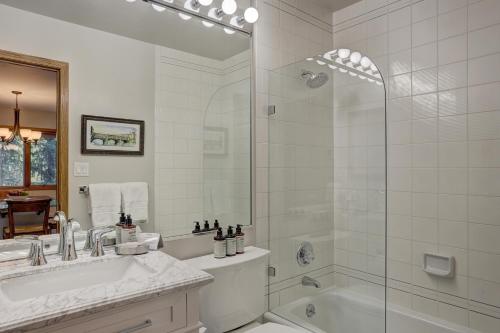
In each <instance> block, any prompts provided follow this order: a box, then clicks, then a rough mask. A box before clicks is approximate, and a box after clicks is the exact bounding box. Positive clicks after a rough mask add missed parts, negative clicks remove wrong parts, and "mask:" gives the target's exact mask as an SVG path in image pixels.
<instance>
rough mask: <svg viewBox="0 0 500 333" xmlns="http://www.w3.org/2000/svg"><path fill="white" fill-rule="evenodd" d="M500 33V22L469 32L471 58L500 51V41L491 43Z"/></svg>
mask: <svg viewBox="0 0 500 333" xmlns="http://www.w3.org/2000/svg"><path fill="white" fill-rule="evenodd" d="M499 35H500V24H497V25H494V26H491V27H487V28H484V29H481V30H477V31H472V32H471V33H470V34H469V58H477V57H481V56H485V55H488V54H492V53H496V52H500V45H498V43H491V42H490V41H492V40H495V39H496V38H498V36H499Z"/></svg>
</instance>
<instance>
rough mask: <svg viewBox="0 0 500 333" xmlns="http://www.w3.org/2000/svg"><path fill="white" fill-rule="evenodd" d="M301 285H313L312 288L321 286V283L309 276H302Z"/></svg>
mask: <svg viewBox="0 0 500 333" xmlns="http://www.w3.org/2000/svg"><path fill="white" fill-rule="evenodd" d="M302 285H303V286H304V287H314V288H321V283H320V282H319V281H318V280H316V279H313V278H311V277H309V276H304V277H303V278H302Z"/></svg>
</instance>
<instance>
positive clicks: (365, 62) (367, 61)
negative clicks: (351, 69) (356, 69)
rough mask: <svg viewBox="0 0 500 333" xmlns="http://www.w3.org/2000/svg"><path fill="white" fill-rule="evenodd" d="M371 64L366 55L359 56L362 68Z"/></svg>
mask: <svg viewBox="0 0 500 333" xmlns="http://www.w3.org/2000/svg"><path fill="white" fill-rule="evenodd" d="M371 65H372V61H371V60H370V59H369V58H368V57H363V58H361V66H363V68H369V67H370V66H371Z"/></svg>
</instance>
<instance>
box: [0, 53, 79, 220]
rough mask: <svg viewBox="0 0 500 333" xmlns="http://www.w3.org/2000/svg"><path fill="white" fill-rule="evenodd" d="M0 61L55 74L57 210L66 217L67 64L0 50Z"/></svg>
mask: <svg viewBox="0 0 500 333" xmlns="http://www.w3.org/2000/svg"><path fill="white" fill-rule="evenodd" d="M0 61H7V62H11V63H16V64H21V65H26V66H33V67H39V68H43V69H48V70H52V71H54V72H56V73H57V83H58V84H57V110H56V112H57V210H62V211H64V212H65V213H66V215H68V214H69V212H68V125H69V124H68V104H69V92H68V90H69V89H68V84H69V64H68V63H66V62H62V61H57V60H52V59H46V58H40V57H35V56H31V55H27V54H21V53H16V52H11V51H6V50H1V49H0Z"/></svg>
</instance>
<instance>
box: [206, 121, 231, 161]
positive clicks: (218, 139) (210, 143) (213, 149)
mask: <svg viewBox="0 0 500 333" xmlns="http://www.w3.org/2000/svg"><path fill="white" fill-rule="evenodd" d="M227 135H228V131H227V128H224V127H213V126H205V127H204V134H203V153H204V154H205V155H215V156H224V155H227V153H228V148H227Z"/></svg>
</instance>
